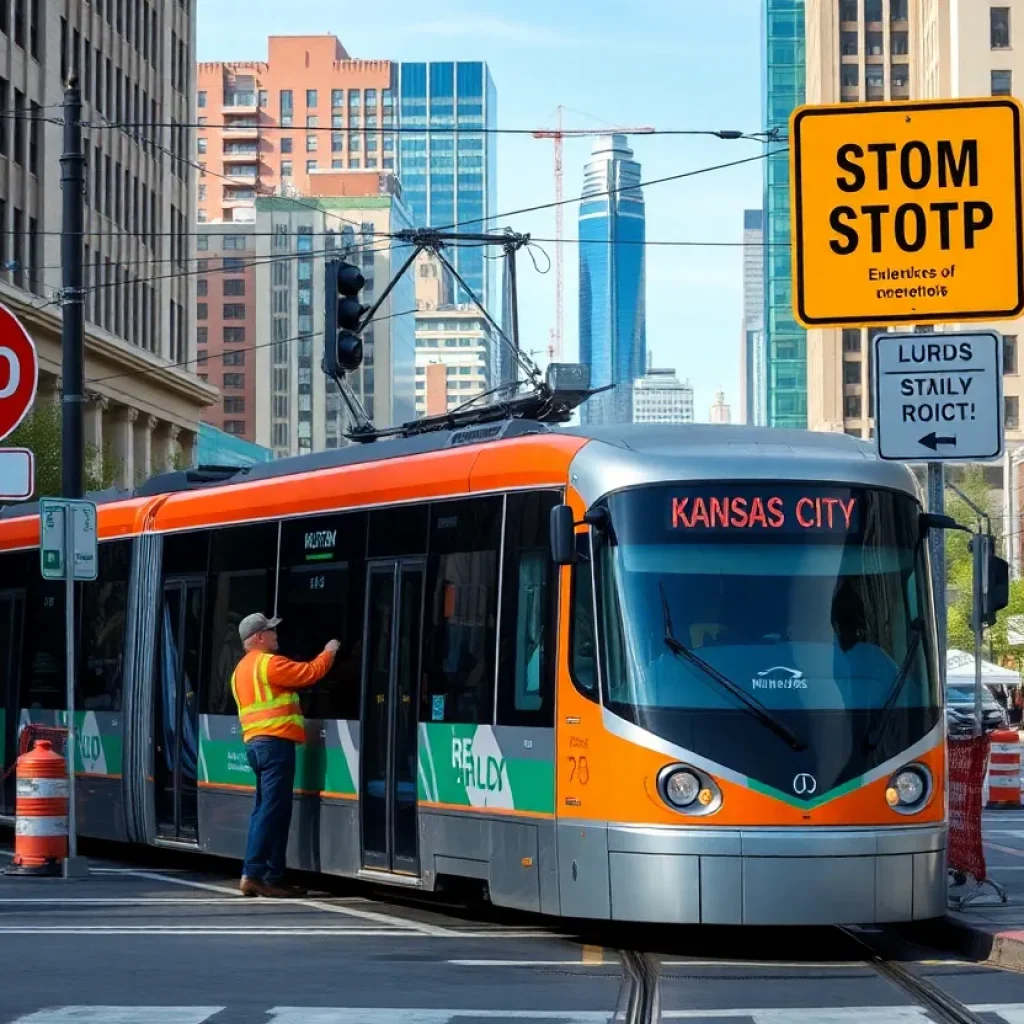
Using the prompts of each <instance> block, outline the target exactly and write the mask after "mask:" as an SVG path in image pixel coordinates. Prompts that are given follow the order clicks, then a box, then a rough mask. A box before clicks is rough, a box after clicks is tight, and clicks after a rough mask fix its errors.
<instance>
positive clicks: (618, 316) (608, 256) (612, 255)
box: [579, 135, 647, 424]
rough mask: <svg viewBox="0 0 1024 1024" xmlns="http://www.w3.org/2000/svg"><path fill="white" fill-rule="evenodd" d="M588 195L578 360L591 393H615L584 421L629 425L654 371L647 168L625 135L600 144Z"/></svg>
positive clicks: (583, 215)
mask: <svg viewBox="0 0 1024 1024" xmlns="http://www.w3.org/2000/svg"><path fill="white" fill-rule="evenodd" d="M609 190H612V191H611V194H610V195H609V194H608V193H609ZM582 195H583V200H582V202H581V203H580V213H579V237H580V246H579V252H580V349H579V352H580V355H579V357H580V361H581V362H583V363H586V364H588V365H589V366H590V384H591V387H603V386H604V385H606V384H614V385H615V387H614V388H613V389H611V390H609V391H605V392H603V393H602V394H599V395H595V396H594V397H593V398H591V399H590V400H589V401H588V402H587V403H586V404H584V405H583V407H582V408H581V409H580V417H581V420H582V422H583V423H588V424H601V423H629V422H630V421H631V420H632V418H633V397H632V390H633V382H634V381H635V380H636V379H637V378H638V377H640V376H642V374H643V372H644V368H645V367H646V364H647V325H646V311H645V287H646V280H645V273H644V266H645V264H644V244H643V243H644V241H645V214H644V197H643V192H642V190H641V189H640V164H639V163H638V162H637V161H636V160H634V159H633V150H632V149H630V148H629V146H628V145H627V143H626V136H625V135H608V136H602V137H601V138H599V139H597V140H596V141H595V143H594V149H593V152H592V154H591V158H590V161H589V162H588V163H587V165H586V167H585V169H584V176H583V194H582Z"/></svg>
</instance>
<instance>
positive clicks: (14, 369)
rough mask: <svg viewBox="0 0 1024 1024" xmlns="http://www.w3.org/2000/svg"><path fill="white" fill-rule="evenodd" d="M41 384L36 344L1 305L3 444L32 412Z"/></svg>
mask: <svg viewBox="0 0 1024 1024" xmlns="http://www.w3.org/2000/svg"><path fill="white" fill-rule="evenodd" d="M38 380H39V360H38V359H37V358H36V346H35V342H33V341H32V339H31V338H30V337H29V336H28V331H26V330H25V328H24V327H23V326H22V323H21V321H20V320H19V319H18V318H17V317H16V316H15V315H14V314H13V313H12V312H11V311H10V310H9V309H8V308H7V307H6V306H5V305H3V304H2V303H0V441H2V440H3V439H4V438H5V437H7V435H8V434H9V433H10V432H11V431H12V430H14V428H15V427H16V426H17V425H18V424H19V423H20V422H21V421H22V420H23V419H24V418H25V414H26V413H27V412H28V411H29V409H31V408H32V403H33V402H34V401H35V398H36V383H37V382H38Z"/></svg>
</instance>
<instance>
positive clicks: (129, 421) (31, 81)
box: [0, 0, 217, 487]
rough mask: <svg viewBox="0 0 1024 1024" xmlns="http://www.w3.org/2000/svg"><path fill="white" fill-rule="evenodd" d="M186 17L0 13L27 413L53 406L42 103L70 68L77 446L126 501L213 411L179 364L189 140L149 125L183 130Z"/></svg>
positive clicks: (54, 94) (177, 8) (52, 225)
mask: <svg viewBox="0 0 1024 1024" xmlns="http://www.w3.org/2000/svg"><path fill="white" fill-rule="evenodd" d="M194 10H195V5H194V4H184V5H183V4H180V3H175V2H173V0H157V2H155V3H147V4H145V5H141V6H140V5H138V4H127V5H122V4H117V5H115V4H112V3H107V4H103V5H100V4H96V3H90V2H89V0H60V2H58V0H35V2H33V3H26V2H25V0H19V2H17V3H15V4H14V5H13V6H12V5H11V4H10V3H4V4H2V5H0V34H2V36H0V38H2V41H3V47H2V49H3V54H4V60H3V62H2V67H0V109H2V110H3V111H4V112H5V114H4V121H3V126H2V130H0V302H3V304H4V305H6V306H8V307H9V308H10V309H11V310H12V311H13V312H14V313H15V314H16V315H17V316H18V317H19V318H20V319H21V320H22V322H23V323H24V324H25V327H26V328H27V330H28V332H29V334H31V336H32V338H33V340H34V341H35V345H36V350H37V352H38V357H39V388H38V399H37V401H39V402H52V401H56V400H57V398H58V393H59V378H60V375H61V363H62V356H61V305H60V302H59V292H60V289H61V287H62V281H61V271H60V269H59V268H60V263H61V250H60V245H61V242H60V232H61V166H60V156H61V153H62V152H63V142H62V137H61V131H62V128H61V124H60V121H59V120H58V118H59V116H60V111H59V109H55V108H54V107H53V104H54V103H59V102H60V98H61V96H62V94H63V90H64V85H65V82H66V81H67V79H68V76H69V74H70V73H71V71H72V70H75V71H77V72H78V76H79V85H80V88H81V93H82V102H83V111H82V116H83V119H84V120H85V121H87V122H89V123H91V124H93V125H94V126H96V125H98V126H100V127H99V128H95V127H94V128H93V129H92V130H89V131H87V132H86V133H85V156H86V167H85V174H86V189H85V224H84V231H85V236H84V246H83V258H84V264H85V282H84V283H85V294H84V315H85V332H86V344H85V380H86V386H87V398H88V404H87V405H86V407H85V410H84V420H85V423H84V427H85V440H86V441H87V442H89V443H91V444H92V445H94V446H95V447H96V448H97V449H98V450H102V449H104V448H108V449H110V450H111V452H112V454H113V456H114V458H115V459H116V461H117V463H118V465H119V473H118V480H117V483H119V484H121V485H122V486H126V487H132V486H134V485H135V484H136V482H137V480H138V478H139V477H140V476H148V475H149V474H150V472H151V471H153V470H157V469H162V468H164V467H165V466H166V465H167V464H168V463H169V462H170V461H171V459H172V457H173V456H174V455H175V454H176V451H177V449H179V448H180V449H181V455H182V456H183V458H184V459H185V460H186V461H188V462H191V461H192V458H193V456H194V452H195V445H196V434H197V430H198V426H199V415H200V412H201V411H202V410H203V409H204V408H205V407H206V406H208V405H209V404H210V403H212V402H214V401H215V400H216V398H217V393H216V391H215V390H214V389H212V388H210V387H209V386H208V385H206V384H204V383H202V382H201V381H200V380H199V379H198V378H197V377H196V376H195V373H194V363H193V362H192V360H193V358H194V355H195V318H194V305H195V288H194V286H193V283H192V282H193V280H194V279H193V278H192V277H191V276H190V275H189V274H188V273H187V270H188V262H187V261H188V257H189V246H188V231H189V226H190V220H191V210H192V206H193V203H194V200H195V175H194V172H193V170H192V167H191V165H190V163H189V158H190V157H191V155H192V150H193V148H194V145H195V143H194V139H193V134H192V132H191V130H190V129H188V128H181V129H178V130H169V129H167V128H166V127H158V125H161V124H166V123H167V122H172V121H176V122H179V123H180V124H182V125H188V124H189V123H190V122H191V120H192V118H191V101H190V96H191V94H192V90H193V89H194V86H195V80H194V77H193V73H194V72H193V69H194V66H195V65H194V63H193V60H194V57H193V55H194V53H195V19H194ZM140 12H141V14H140ZM12 111H15V112H19V111H20V112H23V113H21V114H18V113H15V114H13V115H12V113H11V112H12ZM105 123H112V124H114V125H115V126H116V125H118V124H125V123H127V124H132V125H136V126H138V127H130V128H121V129H119V128H117V127H114V128H112V129H110V130H107V131H105V130H103V128H102V126H103V125H104V124H105ZM143 125H145V127H142V126H143Z"/></svg>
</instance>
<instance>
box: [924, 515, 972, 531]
mask: <svg viewBox="0 0 1024 1024" xmlns="http://www.w3.org/2000/svg"><path fill="white" fill-rule="evenodd" d="M917 523H918V527H919V528H920V531H921V536H922V537H927V536H928V534H929V532H930V531H932V530H961V531H962V532H964V533H970V532H971V531H970V530H968V529H967V527H966V526H963V525H961V524H960V523H958V522H957V521H956V520H955V519H954V518H953V517H952V516H940V515H938V514H936V513H935V512H922V513H921V515H920V516H919V517H918V520H917Z"/></svg>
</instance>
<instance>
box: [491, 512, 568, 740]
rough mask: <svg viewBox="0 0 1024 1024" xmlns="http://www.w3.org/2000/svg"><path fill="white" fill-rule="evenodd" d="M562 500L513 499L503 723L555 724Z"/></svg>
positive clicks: (508, 529)
mask: <svg viewBox="0 0 1024 1024" xmlns="http://www.w3.org/2000/svg"><path fill="white" fill-rule="evenodd" d="M558 501H559V497H558V495H557V494H555V493H554V492H546V493H537V494H510V495H508V498H507V505H506V510H505V560H504V571H503V575H502V579H503V583H502V595H501V626H500V628H501V639H500V655H499V657H500V660H499V663H498V716H497V722H498V725H520V726H528V725H529V726H547V727H550V726H553V725H554V720H555V719H554V715H555V701H554V694H555V685H554V682H555V650H556V644H555V637H556V629H557V622H558V586H557V583H558V574H557V573H558V569H557V566H555V564H554V563H553V562H552V561H551V555H550V552H549V550H548V530H549V523H550V517H551V509H552V508H554V507H555V505H556V504H558Z"/></svg>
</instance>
